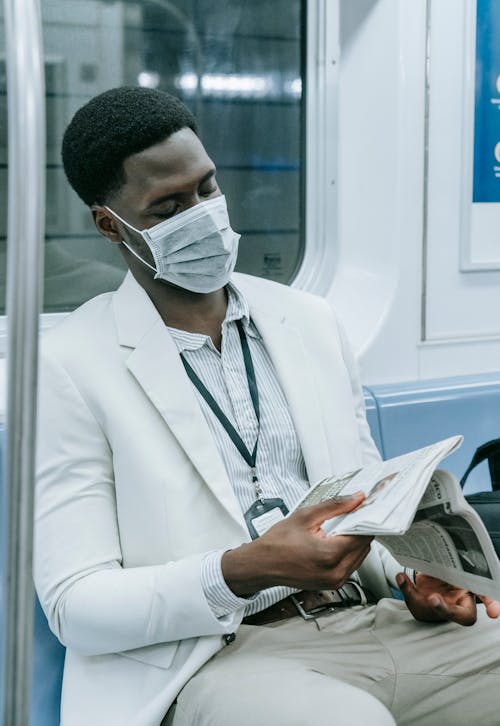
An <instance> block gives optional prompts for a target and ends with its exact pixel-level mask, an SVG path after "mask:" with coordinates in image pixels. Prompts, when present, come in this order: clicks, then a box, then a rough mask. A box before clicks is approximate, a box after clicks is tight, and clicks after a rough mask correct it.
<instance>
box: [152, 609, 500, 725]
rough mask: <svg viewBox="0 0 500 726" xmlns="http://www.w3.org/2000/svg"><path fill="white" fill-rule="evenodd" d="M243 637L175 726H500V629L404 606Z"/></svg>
mask: <svg viewBox="0 0 500 726" xmlns="http://www.w3.org/2000/svg"><path fill="white" fill-rule="evenodd" d="M317 625H318V626H319V629H318V627H317V626H316V624H315V623H314V622H311V621H305V620H302V619H301V618H300V617H296V618H291V619H290V620H284V621H281V622H279V623H273V624H272V625H267V626H263V625H261V626H251V625H242V626H241V628H240V629H239V630H238V633H237V635H236V640H235V641H234V643H232V644H231V645H228V646H227V647H225V648H224V649H223V650H222V651H220V652H219V653H218V654H217V655H215V656H214V657H213V658H212V659H211V660H210V661H209V662H208V663H206V664H205V665H204V666H203V667H202V668H201V669H200V671H198V673H197V674H195V675H194V676H193V678H191V680H190V681H189V682H188V683H187V684H186V685H185V687H184V688H183V690H182V691H181V693H180V694H179V697H178V700H177V703H176V705H175V706H174V707H173V708H172V709H171V710H170V712H169V714H168V718H167V720H166V723H170V724H173V726H318V724H320V725H321V726H393V725H394V723H397V724H398V725H399V726H452V725H453V726H470V725H471V724H473V725H474V726H500V622H499V621H496V620H490V619H489V618H488V617H487V616H486V613H485V612H484V608H483V607H482V606H481V608H480V612H479V616H478V622H477V623H476V624H475V625H474V626H472V627H470V628H465V627H462V626H459V625H455V624H453V623H447V624H427V623H418V622H417V621H415V620H414V619H413V617H412V616H411V614H410V613H409V612H408V610H407V608H406V606H405V605H404V603H402V602H400V601H397V600H389V599H385V600H381V601H380V602H379V603H378V604H377V605H370V606H368V607H361V606H356V607H353V608H349V609H345V610H340V609H338V610H334V611H330V612H328V614H326V615H321V616H320V617H319V618H318V619H317Z"/></svg>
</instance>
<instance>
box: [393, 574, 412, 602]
mask: <svg viewBox="0 0 500 726" xmlns="http://www.w3.org/2000/svg"><path fill="white" fill-rule="evenodd" d="M396 582H397V584H398V587H399V589H400V590H401V592H402V593H403V597H404V599H405V600H406V599H407V598H413V597H414V596H415V595H416V594H417V588H416V587H415V584H414V583H413V582H412V581H411V580H410V578H409V577H408V575H407V574H406V573H405V572H398V574H397V575H396Z"/></svg>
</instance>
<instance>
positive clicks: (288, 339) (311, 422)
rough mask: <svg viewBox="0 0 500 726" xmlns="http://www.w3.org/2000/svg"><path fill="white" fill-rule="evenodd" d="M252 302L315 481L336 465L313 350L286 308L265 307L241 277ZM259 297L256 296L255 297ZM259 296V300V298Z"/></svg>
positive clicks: (310, 472) (247, 295)
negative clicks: (308, 347)
mask: <svg viewBox="0 0 500 726" xmlns="http://www.w3.org/2000/svg"><path fill="white" fill-rule="evenodd" d="M237 285H238V287H241V289H244V294H245V296H246V297H247V300H248V302H249V305H250V314H251V317H252V319H253V321H254V322H255V325H256V326H257V328H258V330H259V332H260V334H261V335H262V338H263V340H264V343H265V345H266V349H267V351H268V352H269V355H270V357H271V360H272V361H273V364H274V367H275V370H276V374H277V377H278V380H279V382H280V384H281V387H282V389H283V392H284V394H285V397H286V399H287V401H288V405H289V406H290V412H291V415H292V419H293V422H294V424H295V430H296V431H297V435H298V437H299V441H300V444H301V447H302V454H303V456H304V461H305V464H306V468H307V474H308V478H309V481H310V482H311V484H314V483H316V482H317V481H319V480H320V479H323V478H324V477H326V476H328V475H330V474H331V473H332V471H333V465H332V461H331V457H330V451H329V447H328V441H327V437H326V431H325V426H324V414H323V410H322V407H321V400H320V395H319V391H318V389H317V386H316V383H315V380H314V377H313V372H312V371H313V366H312V361H311V357H310V354H309V352H308V351H307V350H306V348H305V345H304V342H303V340H302V337H301V335H300V333H299V331H298V330H297V329H296V328H295V327H294V326H293V325H292V324H291V323H290V322H289V321H288V320H287V317H286V312H283V313H280V312H279V311H278V312H276V311H275V310H274V309H273V307H272V305H271V304H269V305H268V306H265V307H263V306H262V305H261V299H262V298H261V296H260V295H259V296H258V298H257V295H254V294H252V290H251V289H250V288H248V289H247V287H246V285H244V284H241V280H240V279H238V280H237ZM254 298H255V299H254ZM257 299H258V301H257Z"/></svg>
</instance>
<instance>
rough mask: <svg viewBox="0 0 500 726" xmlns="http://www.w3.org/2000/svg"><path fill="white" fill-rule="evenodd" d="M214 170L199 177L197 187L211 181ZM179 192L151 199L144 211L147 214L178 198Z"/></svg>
mask: <svg viewBox="0 0 500 726" xmlns="http://www.w3.org/2000/svg"><path fill="white" fill-rule="evenodd" d="M216 171H217V170H216V169H210V171H207V173H206V174H205V175H204V176H202V177H201V179H200V180H199V182H198V186H201V185H202V184H204V183H205V182H206V181H208V180H209V179H211V178H212V177H214V176H215V173H216ZM178 194H179V192H173V193H172V194H164V195H163V196H162V197H158V198H157V199H153V201H152V202H149V204H148V205H147V206H146V207H145V209H144V211H145V212H147V211H148V210H150V209H151V208H153V207H158V206H159V205H161V204H163V203H164V202H168V201H169V200H170V199H175V198H176V197H177V196H178Z"/></svg>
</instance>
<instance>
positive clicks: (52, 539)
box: [34, 354, 243, 655]
mask: <svg viewBox="0 0 500 726" xmlns="http://www.w3.org/2000/svg"><path fill="white" fill-rule="evenodd" d="M38 410H39V420H38V442H37V483H36V504H35V507H36V509H35V554H34V577H35V584H36V588H37V592H38V595H39V598H40V602H41V604H42V607H43V609H44V611H45V614H46V616H47V618H48V621H49V625H50V627H51V629H52V630H53V632H54V633H55V634H56V635H57V637H58V638H59V639H60V640H61V642H62V643H63V644H64V645H66V646H68V647H70V648H72V649H74V650H76V651H79V652H80V653H82V654H86V655H98V654H103V653H112V652H120V651H124V650H130V649H135V648H140V647H143V646H148V645H152V644H155V643H164V642H169V641H177V640H181V639H184V638H191V637H195V636H201V635H216V634H221V635H223V634H224V633H227V632H231V631H232V630H234V629H235V628H236V627H237V626H238V624H239V622H240V620H241V617H242V612H243V608H241V609H240V610H237V611H235V612H232V613H230V614H229V615H227V616H226V617H222V618H217V617H216V616H215V615H214V613H213V612H212V610H211V608H210V606H209V604H208V603H207V599H206V597H205V594H204V592H203V588H202V584H201V568H202V561H203V558H204V553H200V554H199V555H194V556H191V557H188V558H185V559H182V560H180V561H173V562H166V563H164V564H160V565H154V566H144V567H136V568H124V567H123V566H122V555H121V549H120V532H119V527H118V517H117V508H116V499H115V488H114V479H113V455H112V450H111V447H110V445H109V442H108V441H107V439H106V436H105V434H104V432H103V430H102V428H101V427H100V425H99V423H98V422H97V420H96V418H95V416H94V415H93V414H92V412H91V410H90V408H89V406H88V405H87V403H86V402H85V400H84V398H83V397H82V395H81V394H80V392H79V391H78V389H77V387H76V385H75V383H74V381H73V380H72V379H71V377H70V376H69V375H68V373H67V371H66V370H65V369H64V367H63V366H62V365H61V364H60V363H59V362H57V361H56V360H54V359H51V358H50V357H49V356H48V355H47V354H45V355H44V356H42V360H41V376H40V384H39V403H38ZM187 614H188V616H186V615H187Z"/></svg>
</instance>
